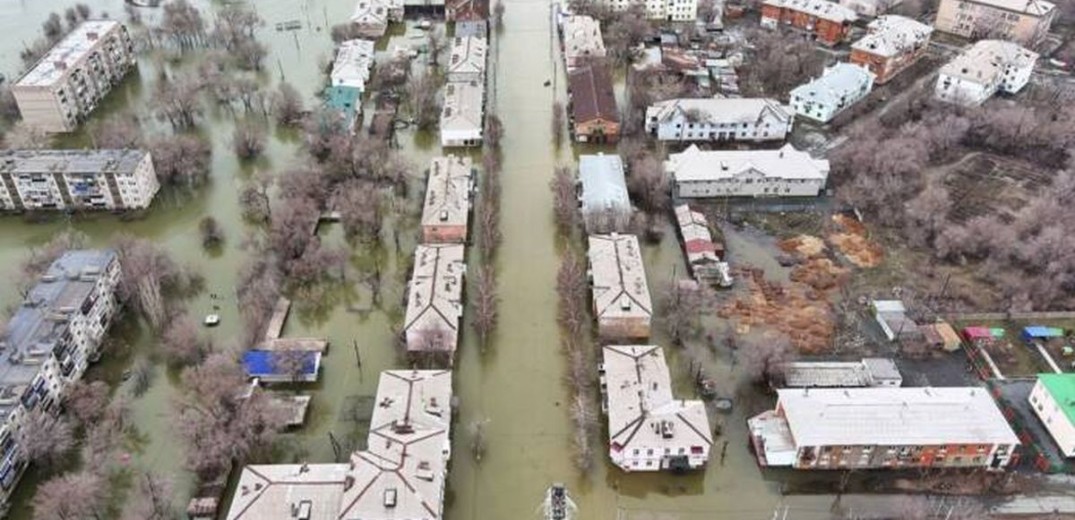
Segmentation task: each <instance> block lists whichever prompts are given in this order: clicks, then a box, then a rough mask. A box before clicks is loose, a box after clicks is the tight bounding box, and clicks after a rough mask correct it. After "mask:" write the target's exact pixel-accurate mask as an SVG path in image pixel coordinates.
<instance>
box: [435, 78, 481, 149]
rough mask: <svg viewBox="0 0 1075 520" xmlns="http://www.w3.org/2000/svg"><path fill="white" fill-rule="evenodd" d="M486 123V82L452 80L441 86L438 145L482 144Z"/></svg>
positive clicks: (462, 145)
mask: <svg viewBox="0 0 1075 520" xmlns="http://www.w3.org/2000/svg"><path fill="white" fill-rule="evenodd" d="M484 125H485V82H484V80H482V81H470V82H453V83H448V85H447V86H445V87H444V106H443V107H442V108H441V112H440V145H441V146H442V147H444V148H453V147H474V146H481V144H482V135H483V131H484Z"/></svg>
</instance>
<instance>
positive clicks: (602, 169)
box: [579, 154, 631, 213]
mask: <svg viewBox="0 0 1075 520" xmlns="http://www.w3.org/2000/svg"><path fill="white" fill-rule="evenodd" d="M579 181H580V182H581V183H582V212H583V213H590V212H599V211H604V210H606V209H615V210H622V211H630V210H631V198H630V197H629V196H628V194H627V180H626V179H625V177H624V173H623V159H620V156H619V155H605V154H598V155H580V156H579Z"/></svg>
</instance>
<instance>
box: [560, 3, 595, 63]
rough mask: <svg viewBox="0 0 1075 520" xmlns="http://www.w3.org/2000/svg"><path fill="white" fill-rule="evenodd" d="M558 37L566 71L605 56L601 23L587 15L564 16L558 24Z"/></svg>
mask: <svg viewBox="0 0 1075 520" xmlns="http://www.w3.org/2000/svg"><path fill="white" fill-rule="evenodd" d="M560 37H561V40H562V44H563V52H564V61H565V63H566V64H567V71H568V72H571V71H572V70H574V69H575V68H576V67H580V66H582V65H587V64H589V63H593V62H594V61H595V60H600V59H603V58H604V57H605V56H606V51H605V40H604V39H603V38H602V37H601V24H599V23H598V22H597V20H594V19H593V18H591V17H589V16H581V15H577V16H576V15H572V16H568V17H566V18H564V20H563V22H562V23H561V25H560Z"/></svg>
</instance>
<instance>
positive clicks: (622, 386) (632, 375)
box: [600, 345, 713, 471]
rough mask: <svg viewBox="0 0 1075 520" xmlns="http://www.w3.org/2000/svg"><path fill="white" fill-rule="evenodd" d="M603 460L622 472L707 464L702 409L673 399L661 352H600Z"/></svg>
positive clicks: (634, 348) (636, 348)
mask: <svg viewBox="0 0 1075 520" xmlns="http://www.w3.org/2000/svg"><path fill="white" fill-rule="evenodd" d="M600 374H601V392H602V397H603V403H602V404H603V408H604V410H605V411H606V412H607V413H608V432H609V433H608V444H609V449H608V454H609V457H610V458H611V459H612V462H613V463H614V464H615V465H616V466H618V467H619V468H620V469H622V470H624V471H665V470H668V471H687V470H693V469H699V468H702V467H704V466H705V465H706V462H707V461H708V460H709V452H710V448H712V446H713V434H712V430H711V429H710V426H709V419H708V417H707V415H706V410H705V403H703V402H702V401H699V400H685V399H676V398H675V396H674V395H673V394H672V378H671V376H670V375H669V372H668V364H667V363H666V362H665V359H664V352H663V351H662V350H661V347H658V346H656V345H614V346H606V347H604V348H603V349H602V363H601V367H600Z"/></svg>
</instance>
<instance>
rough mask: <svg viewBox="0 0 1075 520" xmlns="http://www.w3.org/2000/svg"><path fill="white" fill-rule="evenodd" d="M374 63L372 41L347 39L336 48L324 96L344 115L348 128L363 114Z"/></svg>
mask: <svg viewBox="0 0 1075 520" xmlns="http://www.w3.org/2000/svg"><path fill="white" fill-rule="evenodd" d="M373 62H374V42H373V41H372V40H347V41H344V42H340V44H339V45H338V46H337V47H336V59H335V61H333V63H332V72H331V73H330V74H329V86H328V87H327V88H326V89H325V94H324V97H325V102H326V104H327V105H328V107H329V108H332V109H334V110H336V111H338V112H340V113H341V114H343V117H344V124H345V125H346V126H347V127H348V128H352V127H353V126H354V125H355V123H356V121H358V120H359V114H361V113H362V98H363V95H364V94H365V92H366V83H368V82H369V80H370V75H371V74H372V72H373Z"/></svg>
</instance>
